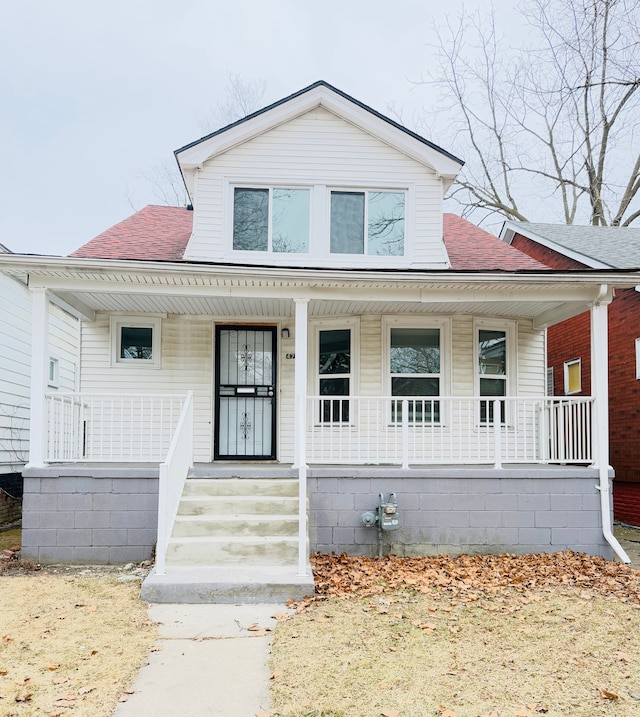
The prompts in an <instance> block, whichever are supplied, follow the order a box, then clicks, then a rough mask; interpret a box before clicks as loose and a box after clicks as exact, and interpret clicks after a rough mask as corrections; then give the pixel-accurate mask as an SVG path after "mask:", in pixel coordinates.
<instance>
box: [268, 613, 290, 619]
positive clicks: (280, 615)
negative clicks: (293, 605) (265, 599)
mask: <svg viewBox="0 0 640 717" xmlns="http://www.w3.org/2000/svg"><path fill="white" fill-rule="evenodd" d="M271 617H272V618H273V619H274V620H278V621H285V620H288V619H289V618H290V617H291V615H289V613H288V612H277V613H276V614H275V615H272V616H271Z"/></svg>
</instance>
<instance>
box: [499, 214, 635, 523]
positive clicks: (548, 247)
mask: <svg viewBox="0 0 640 717" xmlns="http://www.w3.org/2000/svg"><path fill="white" fill-rule="evenodd" d="M501 238H502V239H503V240H504V241H506V242H508V243H509V244H511V245H512V246H513V247H515V248H517V249H519V250H520V251H523V252H525V253H527V254H529V256H531V257H533V258H534V259H537V260H538V261H540V262H543V263H544V264H548V265H549V266H550V267H552V268H554V269H585V268H590V269H598V270H602V269H632V268H636V267H639V266H640V229H634V228H631V227H593V226H588V227H584V226H576V225H556V224H532V223H519V222H506V223H505V225H504V228H503V230H502V234H501ZM547 370H548V372H549V375H548V385H549V387H551V381H553V394H554V395H556V396H558V395H580V394H583V395H588V394H589V393H590V391H591V353H590V321H589V314H588V313H586V312H585V313H583V314H580V315H579V316H575V317H573V318H571V319H568V320H566V321H563V322H562V323H559V324H555V325H554V326H550V327H549V328H548V334H547ZM609 406H610V409H609V428H610V456H611V464H612V466H613V468H614V470H615V480H614V483H613V486H614V487H613V506H614V517H615V519H616V520H618V521H621V522H624V523H631V524H633V525H640V441H639V438H640V293H638V290H637V289H633V288H631V289H620V290H617V291H616V296H615V299H614V300H613V302H612V303H611V305H610V307H609Z"/></svg>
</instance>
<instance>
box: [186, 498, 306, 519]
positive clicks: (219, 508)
mask: <svg viewBox="0 0 640 717" xmlns="http://www.w3.org/2000/svg"><path fill="white" fill-rule="evenodd" d="M297 513H298V499H297V498H288V497H284V498H283V497H280V496H270V495H260V496H254V495H235V496H208V497H200V496H188V495H187V496H183V497H182V500H181V501H180V505H179V507H178V515H219V516H226V515H252V514H259V515H296V514H297Z"/></svg>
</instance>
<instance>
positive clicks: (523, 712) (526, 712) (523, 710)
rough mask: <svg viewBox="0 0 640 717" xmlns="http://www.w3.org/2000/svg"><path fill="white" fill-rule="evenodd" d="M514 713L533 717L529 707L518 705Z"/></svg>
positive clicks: (520, 716)
mask: <svg viewBox="0 0 640 717" xmlns="http://www.w3.org/2000/svg"><path fill="white" fill-rule="evenodd" d="M514 715H515V717H533V713H532V712H531V710H530V709H529V708H528V707H518V709H517V710H516V711H515V712H514Z"/></svg>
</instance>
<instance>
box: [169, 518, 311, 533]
mask: <svg viewBox="0 0 640 717" xmlns="http://www.w3.org/2000/svg"><path fill="white" fill-rule="evenodd" d="M297 534H298V516H297V515H296V516H292V515H259V514H258V515H256V514H254V515H179V516H178V517H177V518H176V521H175V523H174V524H173V533H172V536H173V537H174V538H183V537H193V538H199V537H205V536H210V537H212V538H222V537H241V536H245V537H248V536H254V537H261V536H265V535H271V536H276V535H282V536H289V537H295V536H297Z"/></svg>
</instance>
